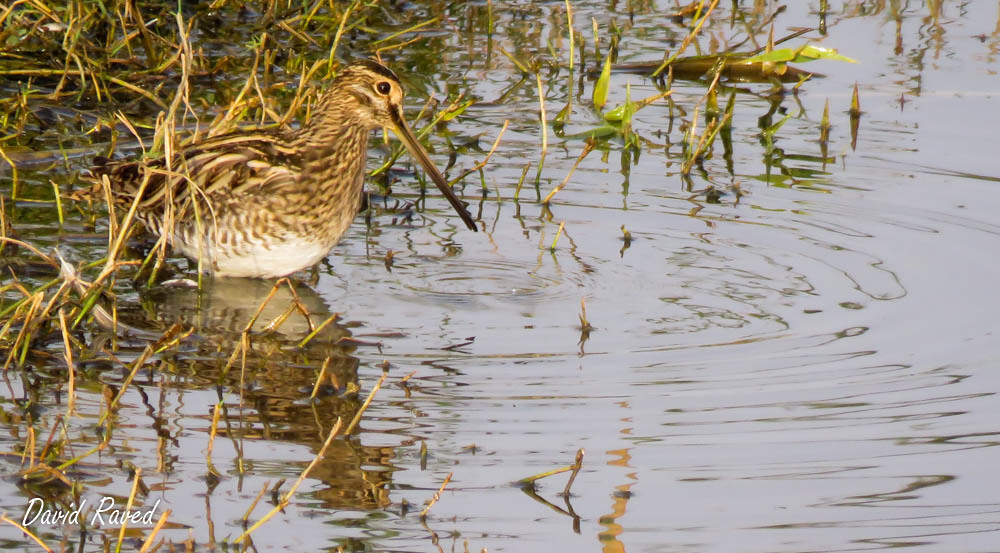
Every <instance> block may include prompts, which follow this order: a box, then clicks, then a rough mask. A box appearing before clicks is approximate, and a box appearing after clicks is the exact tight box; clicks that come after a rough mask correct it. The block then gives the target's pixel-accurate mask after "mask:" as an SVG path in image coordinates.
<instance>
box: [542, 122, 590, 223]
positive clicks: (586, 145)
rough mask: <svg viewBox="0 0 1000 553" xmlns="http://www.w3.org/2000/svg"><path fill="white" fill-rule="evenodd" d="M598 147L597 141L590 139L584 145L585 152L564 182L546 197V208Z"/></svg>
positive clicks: (581, 153) (544, 202)
mask: <svg viewBox="0 0 1000 553" xmlns="http://www.w3.org/2000/svg"><path fill="white" fill-rule="evenodd" d="M596 145H597V141H595V140H593V139H588V140H587V142H586V143H584V145H583V151H582V152H580V157H578V158H576V163H574V164H573V166H572V167H570V169H569V173H568V174H567V175H566V178H564V179H563V180H562V182H560V183H559V184H558V185H557V186H556V187H555V188H553V189H552V191H551V192H549V195H548V196H545V199H544V200H542V204H544V205H546V206H548V205H549V202H551V201H552V198H553V196H555V195H556V192H559V191H560V190H562V189H563V187H565V186H566V183H568V182H569V179H570V177H572V176H573V173H574V172H575V171H576V168H577V167H578V166H579V165H580V162H581V161H583V158H585V157H587V154H589V153H590V152H591V151H593V149H594V147H595V146H596Z"/></svg>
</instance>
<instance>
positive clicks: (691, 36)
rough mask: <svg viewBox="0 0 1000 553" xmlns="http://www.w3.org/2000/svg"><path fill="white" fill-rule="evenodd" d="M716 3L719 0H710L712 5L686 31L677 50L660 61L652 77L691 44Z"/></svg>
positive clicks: (661, 71) (657, 74) (658, 74)
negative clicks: (689, 29) (695, 23)
mask: <svg viewBox="0 0 1000 553" xmlns="http://www.w3.org/2000/svg"><path fill="white" fill-rule="evenodd" d="M718 3H719V0H712V5H711V6H709V7H708V10H707V11H706V12H705V15H704V16H703V17H702V18H701V19H700V20H699V21H698V24H697V25H695V27H694V29H692V30H691V32H690V33H688V36H687V37H686V38H685V39H684V42H681V45H680V48H678V49H677V51H676V52H674V53H673V55H672V56H670V58H668V59H667V60H665V61H664V62H663V63H661V64H660V66H659V67H657V68H656V70H655V71H653V75H652V76H653V77H658V76H660V73H663V70H664V69H666V68H667V67H668V66H670V64H672V63H673V62H674V60H676V59H677V57H678V56H680V55H681V54H682V53H684V50H686V49H687V47H688V46H689V45H690V44H691V41H692V40H694V37H695V36H696V35H697V34H698V31H700V30H701V26H702V25H704V24H705V22H706V21H708V18H709V17H710V16H711V15H712V10H714V9H715V6H716V5H718Z"/></svg>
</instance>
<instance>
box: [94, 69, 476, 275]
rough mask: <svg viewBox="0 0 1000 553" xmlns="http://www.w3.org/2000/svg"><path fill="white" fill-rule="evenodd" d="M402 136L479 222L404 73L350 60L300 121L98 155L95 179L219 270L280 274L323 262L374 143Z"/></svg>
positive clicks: (183, 249) (467, 219)
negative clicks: (415, 109) (162, 150)
mask: <svg viewBox="0 0 1000 553" xmlns="http://www.w3.org/2000/svg"><path fill="white" fill-rule="evenodd" d="M379 127H382V128H389V129H391V130H393V131H394V132H395V134H396V135H398V137H399V139H400V140H401V141H402V142H403V144H404V145H405V146H406V148H407V149H408V150H409V152H410V154H411V155H412V156H413V158H415V159H416V161H417V162H418V163H419V164H420V165H421V166H422V167H423V169H424V171H425V172H426V173H427V175H428V176H429V177H430V179H431V180H432V181H434V184H436V185H437V187H438V188H439V189H440V190H441V193H442V194H443V195H444V197H445V198H446V199H447V200H448V202H449V203H450V204H451V206H452V207H453V208H454V209H455V211H456V212H458V215H459V216H460V217H461V219H462V221H463V222H464V223H465V225H466V226H467V227H468V228H469V229H470V230H472V231H476V230H478V229H477V228H476V224H475V221H474V220H473V219H472V217H471V216H470V215H469V213H468V211H466V208H465V204H464V203H462V201H461V200H459V199H458V197H457V196H456V195H455V193H454V192H453V191H452V189H451V186H449V184H448V181H447V180H445V178H444V176H443V175H442V174H441V172H440V171H438V169H437V168H436V167H435V166H434V163H433V162H432V161H431V159H430V157H429V156H428V154H427V151H426V150H424V148H423V147H422V146H421V145H420V142H419V141H418V140H417V138H416V136H414V134H413V131H412V130H411V129H410V126H409V124H407V122H406V119H405V118H404V115H403V89H402V86H401V84H400V79H399V77H397V76H396V74H395V73H394V72H393V71H391V70H390V69H389V68H387V67H385V66H384V65H382V64H380V63H378V62H376V61H374V60H360V61H355V62H353V63H350V64H349V65H346V66H345V67H344V68H343V69H342V70H341V71H340V72H338V74H337V75H336V76H335V77H334V79H333V81H332V82H331V83H330V85H329V86H328V87H327V90H326V91H325V92H324V93H322V94H321V96H320V98H319V100H318V101H317V103H316V106H315V109H314V111H313V114H312V117H311V118H310V119H309V120H308V121H307V122H305V123H303V124H302V125H301V126H299V127H298V128H294V129H259V128H251V129H240V130H236V131H232V132H229V133H225V134H220V135H217V136H214V137H209V138H205V139H203V140H198V141H195V142H193V143H190V144H187V145H184V146H183V147H181V148H179V149H178V151H176V152H175V153H174V154H173V155H172V156H171V158H170V163H169V164H168V163H167V160H166V159H165V158H164V157H160V158H155V159H147V160H144V161H111V160H109V159H107V158H95V159H94V162H93V167H92V168H91V170H90V175H89V178H90V179H91V181H92V182H93V183H94V184H95V190H96V186H98V185H100V183H101V181H102V180H103V179H106V180H107V185H108V188H109V189H110V191H111V196H112V201H113V202H114V203H115V204H116V205H118V206H122V207H126V208H128V207H130V206H131V205H132V204H133V203H137V209H136V211H135V218H136V219H137V220H138V221H139V222H140V223H141V224H142V225H143V226H144V227H145V228H146V229H147V230H148V231H149V232H150V233H152V234H155V235H160V236H162V235H163V234H167V236H166V239H167V241H168V243H169V244H170V246H171V247H172V248H173V249H174V250H176V251H178V252H180V253H181V254H182V255H184V256H185V257H187V258H188V259H191V260H193V261H195V262H197V263H198V265H199V267H201V270H202V271H203V272H205V273H210V274H212V275H214V276H219V277H251V278H277V277H283V276H287V275H290V274H292V273H295V272H297V271H299V270H302V269H305V268H308V267H311V266H313V265H315V264H316V263H318V262H319V261H320V260H322V259H323V258H325V257H326V256H327V254H329V252H330V251H331V250H332V249H333V247H334V246H336V244H337V243H338V242H339V241H340V239H341V238H342V237H343V235H344V233H345V232H346V231H347V229H348V227H350V225H351V222H352V221H353V220H354V218H355V216H356V215H357V213H358V211H359V210H360V207H361V200H362V192H363V188H364V176H365V169H366V160H367V155H368V139H369V137H370V135H371V132H372V131H373V130H374V129H377V128H379Z"/></svg>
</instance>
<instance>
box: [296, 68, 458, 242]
mask: <svg viewBox="0 0 1000 553" xmlns="http://www.w3.org/2000/svg"><path fill="white" fill-rule="evenodd" d="M316 111H317V115H318V118H319V121H317V122H316V123H314V125H316V127H318V128H319V129H323V127H327V126H333V127H337V126H344V125H351V124H353V125H361V126H364V127H366V128H368V129H375V128H378V127H386V128H389V129H392V131H393V132H395V133H396V136H398V137H399V139H400V140H401V141H402V142H403V144H404V145H406V148H407V149H408V150H409V151H410V155H412V156H413V157H414V158H415V159H416V160H417V162H419V163H420V165H421V166H422V167H423V168H424V171H426V172H427V175H428V176H429V177H430V178H431V180H433V181H434V184H436V185H437V187H438V188H439V189H440V190H441V193H442V194H444V197H445V198H447V199H448V202H450V203H451V205H452V207H453V208H454V209H455V211H457V212H458V214H459V215H460V216H461V217H462V221H463V222H464V223H465V225H466V226H467V227H469V229H471V230H477V229H476V225H475V223H474V222H473V220H472V217H471V216H470V215H469V213H468V212H467V211H466V209H465V204H463V203H462V201H461V200H459V199H458V198H457V197H456V196H455V193H454V192H453V191H452V190H451V186H449V185H448V181H447V180H445V178H444V176H443V175H442V174H441V172H440V171H438V169H437V167H435V166H434V163H432V162H431V158H430V156H428V155H427V151H426V150H424V147H423V146H421V145H420V142H419V141H418V140H417V137H416V136H414V134H413V131H412V130H410V126H409V125H408V124H407V122H406V118H405V117H404V116H403V88H402V86H401V85H400V82H399V77H397V76H396V74H395V73H393V72H392V71H391V70H389V69H388V68H387V67H385V66H383V65H382V64H380V63H376V62H374V61H371V60H363V61H357V62H354V63H352V64H350V65H348V66H347V67H345V68H343V69H342V70H341V71H340V73H338V74H337V77H336V78H335V79H334V80H333V83H331V85H330V89H329V90H328V91H327V92H326V94H324V95H323V97H322V98H321V99H320V102H319V105H318V106H317V110H316ZM323 130H326V129H323ZM317 134H319V135H322V134H325V133H323V132H322V131H321V132H320V133H317Z"/></svg>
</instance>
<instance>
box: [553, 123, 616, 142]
mask: <svg viewBox="0 0 1000 553" xmlns="http://www.w3.org/2000/svg"><path fill="white" fill-rule="evenodd" d="M620 132H621V131H619V130H618V129H617V128H615V127H612V126H611V125H609V124H607V123H605V124H603V125H601V126H600V127H594V128H591V129H587V130H585V131H583V132H578V133H575V134H570V135H567V136H566V138H567V139H569V140H581V139H587V138H607V137H609V136H614V135H616V134H619V133H620Z"/></svg>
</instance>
